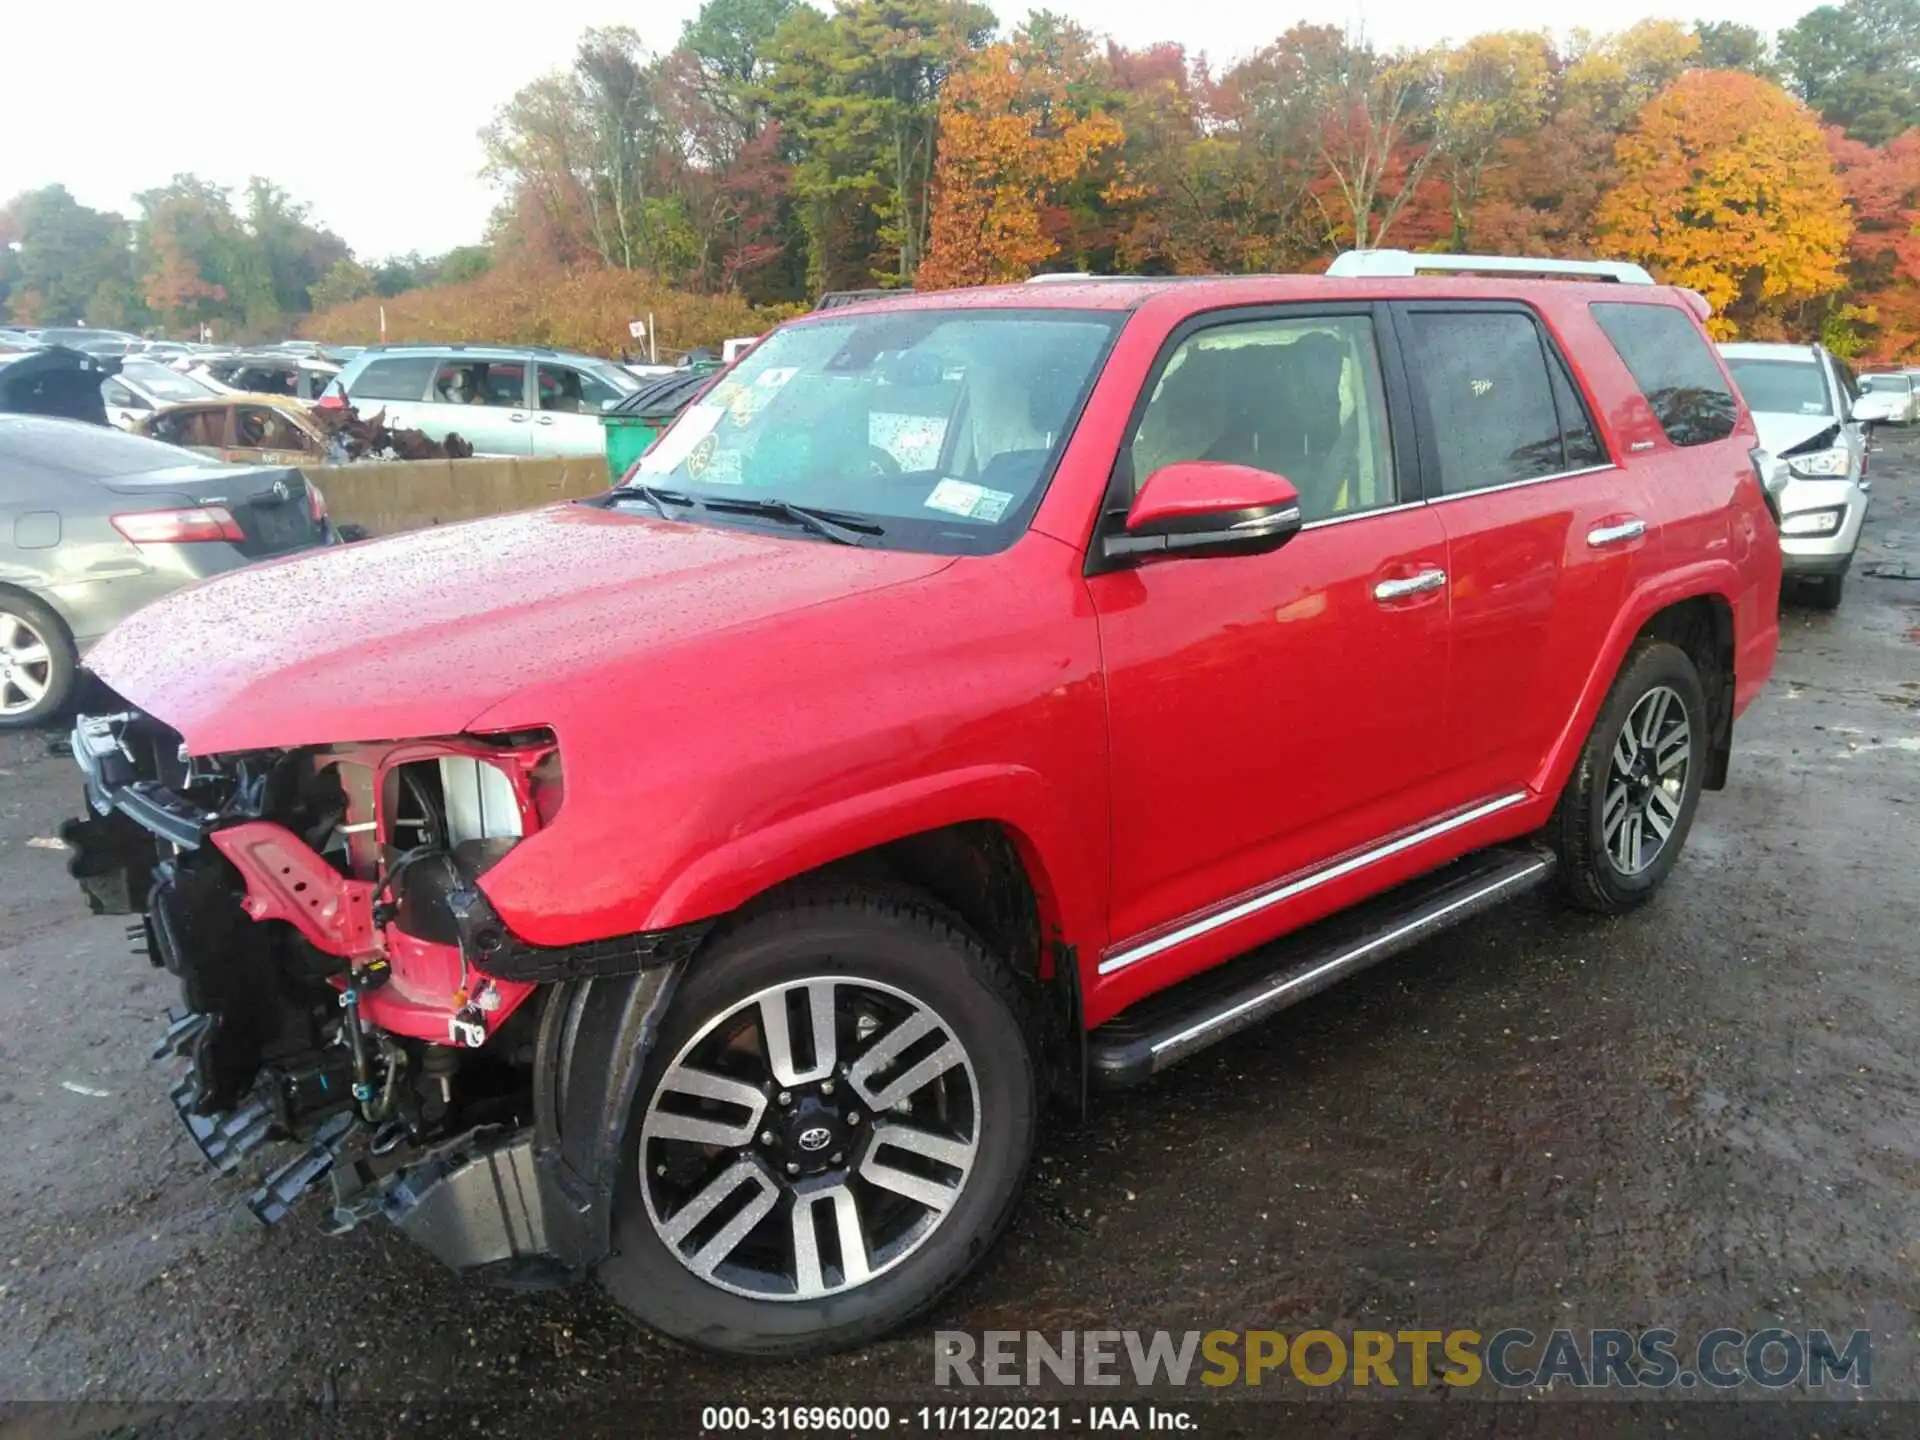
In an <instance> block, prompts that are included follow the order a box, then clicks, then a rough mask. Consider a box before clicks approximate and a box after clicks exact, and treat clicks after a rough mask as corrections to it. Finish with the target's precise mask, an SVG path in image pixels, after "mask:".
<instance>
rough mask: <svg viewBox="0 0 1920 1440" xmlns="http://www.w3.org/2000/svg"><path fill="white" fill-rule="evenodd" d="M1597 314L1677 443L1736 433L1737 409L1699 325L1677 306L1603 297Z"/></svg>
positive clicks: (1656, 415) (1706, 440) (1696, 442)
mask: <svg viewBox="0 0 1920 1440" xmlns="http://www.w3.org/2000/svg"><path fill="white" fill-rule="evenodd" d="M1593 318H1594V320H1595V321H1596V322H1598V324H1599V326H1600V328H1601V329H1602V330H1604V331H1605V332H1606V335H1607V339H1609V340H1611V341H1612V342H1613V348H1614V349H1615V350H1616V351H1618V352H1619V355H1620V358H1621V360H1623V361H1624V362H1626V367H1627V372H1628V373H1629V374H1630V375H1632V376H1633V383H1634V384H1636V385H1638V386H1639V387H1640V393H1641V394H1642V395H1645V396H1646V397H1647V403H1648V404H1649V405H1651V406H1652V407H1653V414H1654V418H1655V419H1657V420H1658V421H1659V422H1660V428H1661V429H1662V430H1664V431H1666V434H1667V439H1669V440H1671V441H1672V442H1673V443H1674V444H1675V445H1706V444H1709V443H1711V442H1712V441H1715V440H1724V439H1726V438H1727V436H1729V435H1731V434H1732V433H1733V423H1734V418H1735V414H1736V412H1737V409H1738V407H1737V406H1736V405H1735V404H1734V400H1733V392H1732V391H1730V390H1729V389H1728V388H1727V381H1726V377H1725V376H1723V375H1722V374H1721V373H1720V367H1719V366H1718V365H1716V364H1714V363H1713V354H1712V352H1711V351H1709V350H1708V349H1707V342H1706V341H1705V340H1703V339H1702V338H1701V337H1700V328H1699V327H1698V326H1697V325H1695V324H1694V323H1693V320H1692V318H1691V317H1690V316H1688V315H1687V314H1686V313H1685V312H1684V311H1682V310H1679V309H1676V308H1675V307H1674V306H1672V305H1623V304H1619V303H1616V302H1611V301H1602V302H1599V303H1597V304H1595V305H1594V306H1593Z"/></svg>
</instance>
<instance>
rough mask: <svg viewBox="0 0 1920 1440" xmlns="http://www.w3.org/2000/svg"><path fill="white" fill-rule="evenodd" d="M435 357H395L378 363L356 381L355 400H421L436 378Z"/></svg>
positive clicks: (367, 369)
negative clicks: (430, 382)
mask: <svg viewBox="0 0 1920 1440" xmlns="http://www.w3.org/2000/svg"><path fill="white" fill-rule="evenodd" d="M433 368H434V366H433V356H431V355H396V356H394V357H393V358H392V359H389V360H375V361H373V362H371V363H370V364H369V365H368V366H367V368H366V369H364V370H362V371H361V372H360V374H359V375H358V376H357V377H356V378H355V379H354V382H353V391H352V393H353V398H354V399H356V400H361V399H366V400H418V399H419V398H420V397H421V396H422V395H424V394H426V393H427V382H428V381H429V380H431V379H432V378H433Z"/></svg>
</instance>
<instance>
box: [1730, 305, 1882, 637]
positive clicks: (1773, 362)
mask: <svg viewBox="0 0 1920 1440" xmlns="http://www.w3.org/2000/svg"><path fill="white" fill-rule="evenodd" d="M1720 353H1721V355H1722V356H1723V357H1724V358H1725V360H1726V362H1727V369H1728V370H1729V371H1731V372H1732V374H1733V378H1734V383H1736V384H1737V385H1738V386H1739V387H1740V393H1741V395H1742V396H1743V397H1745V399H1746V402H1747V408H1748V409H1749V410H1751V411H1752V412H1753V421H1754V424H1755V425H1756V426H1757V427H1758V428H1759V431H1760V444H1761V446H1762V448H1764V449H1765V450H1766V451H1767V453H1768V454H1770V455H1772V456H1773V457H1774V458H1775V459H1776V460H1778V461H1779V462H1780V463H1781V464H1782V465H1784V466H1785V468H1786V474H1785V476H1784V477H1782V482H1781V483H1780V484H1778V485H1776V486H1775V487H1774V489H1773V491H1772V493H1773V495H1774V498H1775V502H1776V504H1777V505H1778V507H1779V514H1780V549H1781V553H1782V557H1783V563H1784V565H1785V568H1786V574H1787V576H1788V578H1789V579H1791V580H1795V581H1798V582H1799V583H1800V584H1801V585H1802V586H1803V587H1804V589H1805V590H1806V592H1807V594H1808V595H1809V597H1810V598H1811V599H1812V601H1813V603H1814V604H1816V605H1818V606H1819V607H1820V608H1821V609H1824V610H1832V609H1836V608H1838V606H1839V604H1840V600H1841V597H1842V595H1843V594H1844V593H1845V590H1846V583H1847V571H1848V570H1849V569H1851V568H1852V566H1853V555H1854V551H1855V550H1856V549H1857V548H1858V547H1859V544H1860V525H1861V522H1862V521H1863V520H1865V518H1866V513H1867V493H1868V485H1867V481H1866V472H1867V430H1866V424H1865V421H1864V420H1863V419H1862V418H1861V417H1860V416H1858V415H1856V413H1855V404H1856V402H1855V399H1854V394H1853V390H1852V388H1851V383H1850V382H1851V378H1852V377H1851V374H1850V372H1849V371H1848V370H1847V368H1846V367H1845V366H1844V365H1843V364H1842V363H1841V362H1840V361H1838V360H1836V359H1835V358H1834V357H1833V356H1832V355H1831V354H1829V353H1828V352H1827V350H1826V349H1825V348H1824V347H1822V346H1819V345H1778V344H1763V343H1759V342H1751V343H1740V344H1725V345H1722V346H1721V347H1720ZM1890 400H1891V397H1890V396H1889V397H1885V398H1884V399H1876V400H1875V401H1874V402H1873V404H1872V405H1870V406H1869V407H1868V413H1869V414H1878V413H1879V412H1880V409H1881V407H1883V406H1887V405H1889V404H1890Z"/></svg>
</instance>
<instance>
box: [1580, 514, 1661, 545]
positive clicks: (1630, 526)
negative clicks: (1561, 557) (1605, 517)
mask: <svg viewBox="0 0 1920 1440" xmlns="http://www.w3.org/2000/svg"><path fill="white" fill-rule="evenodd" d="M1646 533H1647V522H1646V521H1644V520H1642V519H1640V518H1639V517H1638V516H1635V517H1634V518H1632V519H1629V520H1621V521H1618V522H1617V523H1615V524H1612V525H1596V526H1594V527H1593V529H1591V530H1589V531H1587V544H1588V545H1589V546H1590V547H1591V548H1593V549H1595V550H1604V549H1605V548H1606V547H1607V546H1609V545H1624V544H1626V543H1627V542H1628V541H1629V540H1638V539H1639V538H1640V537H1641V536H1642V535H1644V534H1646Z"/></svg>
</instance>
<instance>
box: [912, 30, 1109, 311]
mask: <svg viewBox="0 0 1920 1440" xmlns="http://www.w3.org/2000/svg"><path fill="white" fill-rule="evenodd" d="M1125 138H1126V136H1125V134H1124V132H1123V131H1122V130H1121V128H1120V123H1119V122H1118V121H1117V120H1115V119H1114V118H1113V117H1112V116H1110V115H1108V114H1106V113H1105V112H1104V111H1101V110H1097V109H1096V110H1094V111H1092V112H1091V113H1088V114H1084V115H1082V114H1078V113H1076V112H1075V111H1074V109H1073V108H1072V106H1071V104H1070V103H1069V100H1068V96H1067V81H1066V76H1065V75H1064V74H1063V73H1061V71H1060V70H1059V69H1058V68H1057V67H1055V66H1052V65H1048V64H1046V63H1045V61H1044V57H1042V56H1040V55H1038V54H1037V53H1035V52H1034V51H1033V50H1032V49H1031V47H1029V46H1028V45H1026V44H1024V43H1015V44H1001V45H990V46H988V47H987V48H986V49H985V50H983V51H982V52H981V53H980V55H979V56H978V57H977V58H976V59H975V60H974V61H973V63H972V64H970V65H968V66H967V67H966V68H965V69H963V70H961V71H959V72H958V73H956V74H955V75H953V76H952V77H951V78H949V79H948V81H947V86H946V90H945V92H944V93H943V94H942V96H941V100H940V163H939V168H938V170H937V171H936V172H935V174H934V192H933V223H932V231H931V235H930V237H929V239H928V243H927V256H926V259H925V260H923V261H922V262H921V265H920V269H919V272H918V274H917V275H916V276H915V286H916V288H918V289H922V290H940V289H946V288H950V287H953V286H959V285H994V284H1002V283H1005V282H1008V281H1015V280H1024V279H1026V278H1027V276H1029V275H1031V274H1033V272H1034V271H1035V270H1036V269H1037V268H1038V267H1039V266H1040V265H1042V264H1044V263H1045V262H1046V261H1048V260H1050V259H1052V258H1053V257H1054V255H1055V254H1057V253H1058V251H1059V244H1058V242H1057V241H1055V240H1054V239H1053V238H1052V237H1051V236H1050V235H1048V234H1047V227H1046V218H1045V210H1046V208H1047V206H1048V204H1049V203H1050V202H1051V201H1052V200H1053V199H1054V197H1055V196H1056V195H1057V194H1058V192H1059V190H1060V189H1061V187H1063V186H1065V185H1066V184H1068V183H1069V182H1070V181H1072V180H1074V179H1075V178H1076V177H1077V176H1079V175H1081V174H1082V173H1083V172H1084V171H1086V169H1087V168H1088V166H1089V165H1090V164H1091V162H1092V161H1093V159H1094V157H1095V156H1097V155H1099V154H1100V153H1101V152H1103V151H1106V150H1110V149H1113V148H1115V147H1117V146H1118V145H1119V144H1120V143H1121V141H1123V140H1124V139H1125Z"/></svg>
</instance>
